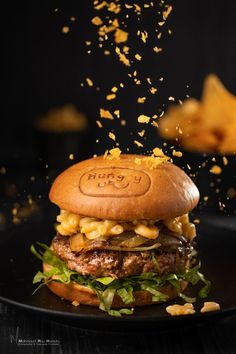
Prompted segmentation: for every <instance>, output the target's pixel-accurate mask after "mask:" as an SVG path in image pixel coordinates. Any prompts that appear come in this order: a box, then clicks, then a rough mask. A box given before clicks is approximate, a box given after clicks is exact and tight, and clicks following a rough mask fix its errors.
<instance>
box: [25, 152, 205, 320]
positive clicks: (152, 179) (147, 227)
mask: <svg viewBox="0 0 236 354" xmlns="http://www.w3.org/2000/svg"><path fill="white" fill-rule="evenodd" d="M49 198H50V200H51V202H53V203H54V204H56V205H57V206H58V207H59V208H60V212H59V214H58V216H57V225H56V236H55V237H54V238H53V240H52V242H51V245H50V247H48V246H47V245H45V244H42V243H38V248H36V247H34V246H32V247H31V251H32V252H33V253H34V254H35V255H36V256H37V257H38V258H39V259H40V260H41V261H42V262H43V270H42V271H39V272H38V273H37V274H36V275H35V277H34V280H33V283H41V284H40V285H39V287H40V286H41V285H43V284H46V285H47V287H48V288H49V289H50V290H51V291H52V292H53V293H54V294H56V295H57V296H59V297H60V298H63V299H66V300H69V301H71V302H72V303H73V304H77V305H79V304H81V305H89V306H99V308H100V309H101V310H104V311H106V312H108V313H109V314H111V315H116V316H120V315H122V314H131V313H132V311H133V308H134V307H135V306H146V305H151V304H156V303H160V302H164V301H168V300H171V299H173V298H175V297H176V296H180V297H183V298H184V299H185V300H186V299H187V301H194V299H193V298H189V297H187V296H186V295H184V293H183V292H184V290H185V289H186V287H187V285H188V284H189V283H192V284H194V285H195V284H196V283H197V282H198V281H202V282H203V283H204V287H203V288H202V289H201V290H200V292H199V296H201V297H206V296H207V292H208V290H209V287H210V283H209V281H207V280H206V279H205V278H204V276H203V275H202V274H201V273H200V272H199V267H200V265H199V263H197V261H196V250H195V248H194V245H195V237H196V229H195V224H193V223H191V222H190V221H189V216H188V213H189V212H190V211H191V210H192V209H193V208H194V207H195V206H196V205H197V203H198V200H199V192H198V189H197V187H196V186H195V184H194V183H193V182H192V180H191V179H190V178H189V177H188V176H187V175H186V174H185V172H184V171H183V170H181V169H180V168H178V167H177V166H175V165H174V164H173V163H171V162H169V161H168V159H167V158H166V156H164V155H163V156H160V157H154V156H149V157H148V156H142V155H128V154H127V155H126V154H122V155H119V156H113V155H108V156H105V157H104V156H99V157H94V158H91V159H88V160H85V161H82V162H79V163H77V164H75V165H73V166H71V167H70V168H68V169H67V170H65V171H64V172H63V173H61V174H60V175H59V176H58V177H57V178H56V180H55V181H54V183H53V184H52V187H51V190H50V194H49Z"/></svg>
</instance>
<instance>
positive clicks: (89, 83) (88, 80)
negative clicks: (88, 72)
mask: <svg viewBox="0 0 236 354" xmlns="http://www.w3.org/2000/svg"><path fill="white" fill-rule="evenodd" d="M86 81H87V84H88V85H89V86H93V81H92V80H91V79H90V78H89V77H87V78H86Z"/></svg>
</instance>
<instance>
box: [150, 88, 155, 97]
mask: <svg viewBox="0 0 236 354" xmlns="http://www.w3.org/2000/svg"><path fill="white" fill-rule="evenodd" d="M150 92H151V93H152V94H153V95H155V93H156V92H157V89H156V88H155V87H151V88H150Z"/></svg>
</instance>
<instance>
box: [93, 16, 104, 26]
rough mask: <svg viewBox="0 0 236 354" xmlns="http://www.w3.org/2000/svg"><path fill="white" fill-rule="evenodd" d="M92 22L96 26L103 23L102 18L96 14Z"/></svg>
mask: <svg viewBox="0 0 236 354" xmlns="http://www.w3.org/2000/svg"><path fill="white" fill-rule="evenodd" d="M91 22H92V24H93V25H95V26H101V25H102V24H103V22H102V20H101V19H100V17H98V16H95V17H94V18H92V20H91Z"/></svg>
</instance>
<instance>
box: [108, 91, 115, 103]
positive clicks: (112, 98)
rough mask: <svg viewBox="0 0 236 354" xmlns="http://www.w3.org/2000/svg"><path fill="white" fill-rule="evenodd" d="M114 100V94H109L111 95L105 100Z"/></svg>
mask: <svg viewBox="0 0 236 354" xmlns="http://www.w3.org/2000/svg"><path fill="white" fill-rule="evenodd" d="M115 98H116V95H115V94H114V93H111V94H109V95H107V97H106V99H107V100H108V101H111V100H114V99H115Z"/></svg>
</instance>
